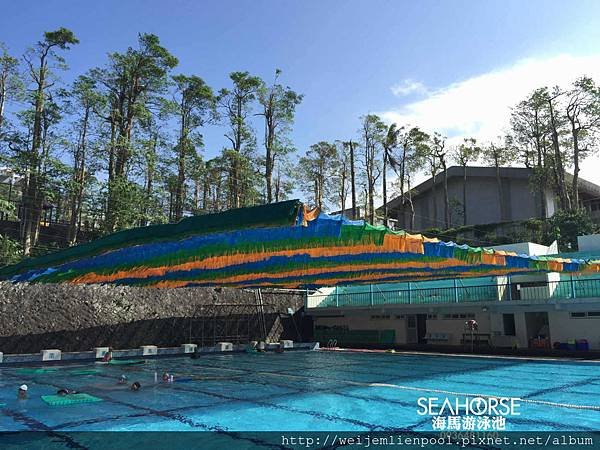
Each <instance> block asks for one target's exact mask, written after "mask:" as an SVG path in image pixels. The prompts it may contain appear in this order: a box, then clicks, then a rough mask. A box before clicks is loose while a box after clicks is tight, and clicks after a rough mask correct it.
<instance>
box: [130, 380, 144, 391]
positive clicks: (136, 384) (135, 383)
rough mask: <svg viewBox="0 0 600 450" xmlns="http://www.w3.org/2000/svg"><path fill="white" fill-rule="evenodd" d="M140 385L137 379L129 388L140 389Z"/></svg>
mask: <svg viewBox="0 0 600 450" xmlns="http://www.w3.org/2000/svg"><path fill="white" fill-rule="evenodd" d="M141 387H142V385H141V384H140V382H139V381H134V382H133V384H132V385H131V390H132V391H135V392H137V391H139V390H140V389H141Z"/></svg>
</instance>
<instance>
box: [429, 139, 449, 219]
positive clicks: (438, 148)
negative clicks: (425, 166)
mask: <svg viewBox="0 0 600 450" xmlns="http://www.w3.org/2000/svg"><path fill="white" fill-rule="evenodd" d="M431 149H432V151H433V157H434V158H437V160H438V162H439V168H441V169H442V170H443V171H444V226H445V227H446V229H448V228H450V226H451V218H450V200H449V199H448V165H447V163H446V152H447V150H446V138H445V137H443V136H442V135H440V134H439V133H434V135H433V138H432V141H431ZM433 185H434V189H435V175H434V179H433ZM433 192H434V194H433V202H434V204H435V202H436V198H435V190H434V191H433ZM434 210H435V205H434Z"/></svg>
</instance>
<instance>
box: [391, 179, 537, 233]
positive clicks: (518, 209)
mask: <svg viewBox="0 0 600 450" xmlns="http://www.w3.org/2000/svg"><path fill="white" fill-rule="evenodd" d="M438 180H439V182H438V184H437V186H436V192H435V205H436V208H437V218H436V219H435V220H434V215H433V211H434V196H433V192H432V190H431V189H429V190H427V191H426V192H422V193H419V195H417V196H415V197H414V198H413V204H414V207H415V226H414V229H415V230H424V229H427V228H432V227H438V228H444V227H445V221H444V189H443V177H441V176H440V177H439V178H438ZM502 186H503V207H504V211H505V217H504V218H503V220H504V221H512V220H526V219H529V218H531V217H539V216H540V205H539V200H538V198H537V195H535V194H534V193H532V192H531V186H530V184H529V179H528V178H502ZM448 198H449V201H450V215H451V221H452V223H451V226H461V225H463V224H464V223H463V217H462V203H463V179H462V177H452V178H449V180H448ZM406 209H407V211H405V218H404V225H403V224H402V223H400V226H401V227H402V226H404V227H408V226H409V224H410V212H409V211H408V208H406ZM500 221H502V218H501V214H500V205H499V196H498V187H497V183H496V179H495V178H494V177H470V178H467V225H476V224H487V223H496V222H500ZM401 222H402V221H401Z"/></svg>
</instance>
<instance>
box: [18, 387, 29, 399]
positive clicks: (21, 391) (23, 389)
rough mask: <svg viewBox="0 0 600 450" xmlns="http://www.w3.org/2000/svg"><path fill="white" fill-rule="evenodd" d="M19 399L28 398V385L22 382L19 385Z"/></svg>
mask: <svg viewBox="0 0 600 450" xmlns="http://www.w3.org/2000/svg"><path fill="white" fill-rule="evenodd" d="M17 399H19V400H27V385H26V384H22V385H21V386H19V390H18V391H17Z"/></svg>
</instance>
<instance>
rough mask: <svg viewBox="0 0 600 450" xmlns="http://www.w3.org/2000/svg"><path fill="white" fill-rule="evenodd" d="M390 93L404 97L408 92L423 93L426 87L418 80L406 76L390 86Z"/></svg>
mask: <svg viewBox="0 0 600 450" xmlns="http://www.w3.org/2000/svg"><path fill="white" fill-rule="evenodd" d="M391 90H392V94H394V95H395V96H396V97H404V96H406V95H410V94H423V93H425V92H427V88H426V87H425V85H424V84H423V83H421V82H420V81H415V80H411V79H410V78H407V79H406V80H402V81H401V82H400V83H398V84H395V85H394V86H392V88H391Z"/></svg>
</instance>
